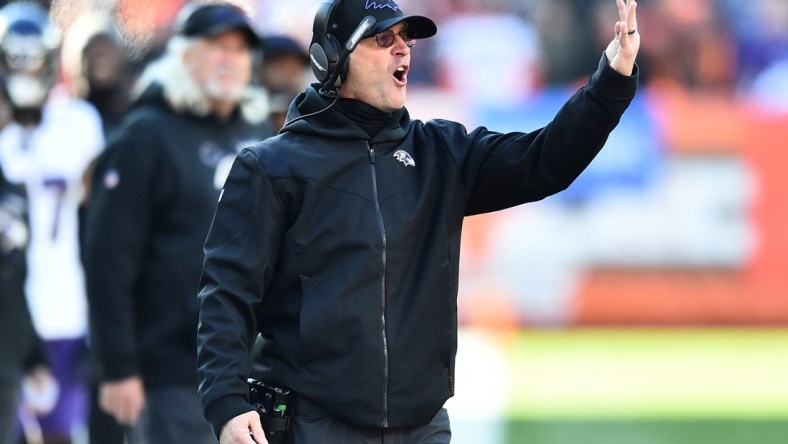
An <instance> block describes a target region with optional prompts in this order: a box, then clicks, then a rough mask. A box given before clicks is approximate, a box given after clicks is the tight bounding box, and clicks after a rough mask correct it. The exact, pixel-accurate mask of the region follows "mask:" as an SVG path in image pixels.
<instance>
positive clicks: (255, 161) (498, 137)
mask: <svg viewBox="0 0 788 444" xmlns="http://www.w3.org/2000/svg"><path fill="white" fill-rule="evenodd" d="M616 6H617V9H618V20H617V21H616V22H615V25H614V27H612V28H613V29H612V30H614V36H613V39H612V40H611V41H610V43H609V44H608V46H607V48H606V49H605V50H604V51H603V53H602V57H601V60H600V62H599V65H598V68H597V70H596V71H595V72H594V73H593V74H592V75H591V78H590V79H589V80H588V82H587V83H586V85H585V86H584V87H583V88H580V89H579V90H578V91H577V92H576V93H575V94H574V95H573V96H572V97H571V98H570V99H569V100H568V101H567V102H566V103H565V105H564V106H563V107H562V108H561V110H559V111H558V113H557V114H556V115H555V117H554V118H553V120H552V121H551V122H550V123H548V124H547V126H545V127H544V128H541V129H536V130H534V131H531V132H512V133H507V134H503V133H498V132H494V131H491V130H488V129H487V128H483V127H480V128H477V129H475V130H473V131H470V132H468V131H467V130H466V128H465V127H464V126H463V125H461V124H460V123H457V122H452V121H447V120H430V121H427V122H422V121H419V120H411V119H410V117H409V114H408V111H407V109H406V108H405V97H406V91H407V86H408V73H409V71H410V69H411V51H416V50H417V48H418V47H416V49H414V46H415V45H416V43H417V40H418V39H423V38H428V37H432V36H433V35H435V34H436V32H437V28H436V25H435V23H434V22H433V21H432V20H430V19H429V18H426V17H424V16H406V15H405V14H404V13H403V12H402V10H401V8H400V7H399V6H398V5H397V4H396V3H395V2H394V1H392V0H385V1H376V2H372V1H364V0H335V1H332V2H326V3H323V4H322V5H321V6H320V7H319V9H318V11H317V14H316V15H315V20H314V27H313V38H312V41H313V43H312V46H311V48H310V59H311V60H312V67H313V72H314V73H315V75H316V77H317V78H318V80H319V81H320V82H319V83H318V84H315V85H312V86H309V87H307V88H306V90H305V91H304V92H303V93H302V94H300V95H299V96H298V97H297V98H296V99H295V100H294V101H293V104H292V105H291V107H290V113H289V114H288V122H287V123H286V124H285V126H284V127H283V128H282V130H281V131H280V132H279V134H278V135H277V136H274V137H271V138H269V139H267V140H265V141H263V142H261V143H260V144H258V145H256V146H255V147H252V148H249V149H245V150H244V151H242V152H241V153H240V154H239V155H238V157H237V159H236V161H235V163H234V165H233V168H232V170H231V172H230V175H229V177H228V179H227V183H226V185H225V187H224V190H223V192H222V195H221V196H222V197H221V199H220V200H219V203H218V206H217V208H216V214H215V217H214V220H213V224H212V225H211V229H210V231H209V234H208V237H207V239H206V242H205V247H204V251H205V263H204V266H203V274H202V280H201V283H200V292H199V303H200V312H199V315H200V322H199V330H198V336H197V337H198V352H197V353H198V373H199V381H200V386H199V387H200V396H201V399H202V402H203V409H204V411H205V415H206V417H207V418H208V420H209V421H210V423H211V425H212V427H213V430H214V433H215V434H216V435H217V437H219V438H220V442H221V443H222V444H231V443H232V444H236V443H238V444H252V443H258V444H260V443H265V442H267V441H266V436H265V432H264V430H263V427H262V426H261V418H260V415H259V414H258V412H257V411H255V409H254V407H253V406H252V405H251V404H250V402H249V398H248V393H249V387H248V386H247V378H249V377H250V376H254V377H255V378H256V379H259V380H261V381H263V382H265V383H268V384H269V385H274V386H277V387H284V388H287V389H289V390H290V391H291V393H294V396H295V397H296V401H295V412H294V413H292V414H291V418H292V423H291V430H290V434H291V438H292V442H293V443H294V444H306V443H318V442H319V443H321V444H332V443H348V442H352V443H369V444H372V443H381V442H407V443H448V442H449V441H450V439H451V429H450V426H449V416H448V412H447V411H446V409H445V408H444V407H443V406H444V403H445V402H446V400H447V399H449V398H450V397H451V396H453V394H454V365H455V356H456V352H457V289H458V274H459V260H460V258H459V254H460V253H459V251H460V239H461V232H462V225H463V220H464V218H465V216H470V215H474V214H480V213H487V212H492V211H497V210H502V209H505V208H509V207H513V206H516V205H520V204H523V203H527V202H532V201H537V200H540V199H543V198H545V197H547V196H550V195H552V194H555V193H558V192H560V191H562V190H564V189H566V188H567V187H568V186H569V185H570V184H571V183H572V181H573V180H574V179H575V178H577V177H578V175H580V173H581V172H582V171H583V170H584V169H585V168H586V167H587V166H588V165H589V163H590V162H591V161H592V159H593V158H594V156H595V155H596V154H597V153H598V152H599V151H600V150H601V149H602V147H603V145H604V144H605V141H606V140H607V138H608V136H609V134H610V132H611V131H613V129H614V128H615V127H616V125H617V124H618V122H619V119H620V118H621V116H622V115H623V113H624V111H625V110H626V109H627V107H628V106H629V104H630V103H631V101H632V99H633V97H634V95H635V92H636V90H637V81H638V70H637V67H636V65H635V57H636V55H637V53H638V50H639V48H640V34H639V33H638V29H637V20H636V14H635V11H636V3H635V2H634V1H632V0H627V1H626V2H625V1H624V0H617V1H616ZM478 32H480V30H478V29H473V28H471V27H469V28H468V29H467V34H468V38H477V35H476V34H478ZM455 46H456V50H457V51H462V50H463V42H462V41H457V42H456V45H455ZM525 271H527V270H525ZM255 337H256V338H257V340H258V342H259V343H261V345H260V347H259V348H257V347H256V348H255V349H256V350H258V351H257V353H258V354H257V356H254V357H252V356H250V353H249V350H250V349H251V348H252V342H253V341H254V339H255ZM252 362H254V363H255V369H256V373H255V374H251V370H250V368H251V365H252ZM289 409H290V407H288V406H286V407H285V408H284V412H285V414H287V412H288V411H289ZM273 410H274V413H272V415H274V416H275V415H277V412H281V411H282V410H283V409H282V408H277V407H276V406H274V407H273ZM279 426H280V425H279V424H277V427H279ZM281 426H282V427H281V428H282V429H284V428H286V425H281ZM250 435H252V436H250Z"/></svg>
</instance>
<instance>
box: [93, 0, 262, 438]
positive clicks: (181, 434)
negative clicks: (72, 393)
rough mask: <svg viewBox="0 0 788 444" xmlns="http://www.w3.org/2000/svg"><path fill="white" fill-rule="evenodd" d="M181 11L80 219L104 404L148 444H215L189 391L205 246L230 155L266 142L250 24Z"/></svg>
mask: <svg viewBox="0 0 788 444" xmlns="http://www.w3.org/2000/svg"><path fill="white" fill-rule="evenodd" d="M188 8H190V9H187V10H185V11H184V12H183V13H182V16H181V17H180V18H179V20H178V21H177V22H176V34H175V35H174V36H173V37H172V39H171V40H170V41H169V42H168V47H167V52H166V54H165V55H164V56H163V57H162V58H161V59H159V60H158V61H157V62H155V63H154V64H153V65H151V66H150V67H148V68H147V70H146V71H145V72H144V73H143V74H142V76H141V78H140V80H138V82H137V85H136V87H137V91H138V93H139V94H140V95H139V97H138V98H137V99H136V101H135V103H134V104H133V107H132V109H131V111H130V113H129V114H128V115H127V116H126V117H125V119H124V120H123V122H122V123H121V126H120V128H118V129H117V130H116V132H115V133H113V136H112V137H111V138H110V140H109V141H108V144H107V148H106V150H105V153H104V155H102V156H101V157H100V158H99V160H98V161H97V164H96V173H95V174H94V176H93V181H92V196H91V201H90V206H89V208H88V210H87V221H86V252H85V262H86V267H85V268H86V274H87V284H88V298H89V302H90V304H89V308H90V320H91V333H92V336H91V341H92V342H91V345H92V347H93V348H94V351H95V355H96V357H97V360H98V361H99V366H100V369H99V370H100V375H99V377H100V378H101V379H100V380H101V381H102V382H101V384H100V389H99V403H100V405H101V406H102V408H103V409H104V410H106V411H107V412H109V413H110V414H112V415H113V416H114V417H115V419H116V420H117V421H118V422H119V423H121V424H126V425H133V426H135V427H134V428H133V434H134V435H135V436H136V435H137V434H139V435H142V436H144V440H145V441H144V442H147V443H150V444H156V443H175V442H189V443H209V442H214V443H215V442H216V438H215V437H214V436H213V434H212V433H211V430H210V427H209V426H208V423H207V422H206V421H205V418H204V417H203V414H202V411H201V409H200V403H199V399H198V397H197V374H196V348H195V336H196V331H197V309H198V307H197V300H196V298H195V289H196V287H197V283H198V282H199V278H200V272H201V269H202V245H203V243H204V241H205V235H206V233H207V232H208V227H209V226H210V222H211V218H212V216H213V212H214V209H215V207H216V200H217V198H218V196H219V190H220V189H221V188H222V186H223V184H224V179H225V177H226V175H227V171H228V170H229V166H230V165H231V164H232V161H233V159H234V158H235V156H236V155H237V153H238V151H240V150H241V149H242V148H244V147H247V146H251V145H254V144H255V143H257V142H258V141H260V140H262V139H263V138H265V137H268V136H269V135H270V134H271V133H270V130H269V127H268V126H267V125H266V124H265V123H264V122H265V119H266V118H267V114H266V113H265V112H264V111H265V106H264V102H263V106H260V101H259V98H260V97H261V96H260V94H261V92H260V91H259V90H254V89H252V88H251V87H250V79H251V76H252V61H253V50H254V49H255V48H256V47H258V45H259V38H258V36H257V35H256V34H255V31H254V29H253V27H252V24H251V22H250V20H249V19H248V17H247V16H246V15H245V14H244V12H243V11H242V10H241V9H239V8H238V7H236V6H231V5H229V4H214V5H210V6H201V7H197V8H196V9H194V8H193V7H188ZM135 442H136V441H135Z"/></svg>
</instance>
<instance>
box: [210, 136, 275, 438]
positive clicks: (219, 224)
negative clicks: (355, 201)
mask: <svg viewBox="0 0 788 444" xmlns="http://www.w3.org/2000/svg"><path fill="white" fill-rule="evenodd" d="M284 214H285V213H284V211H283V205H282V202H281V200H280V199H279V196H278V194H277V193H276V190H275V189H274V187H273V185H272V182H271V179H270V178H269V176H268V174H267V173H266V171H265V170H264V168H263V166H262V164H261V162H260V161H259V160H258V158H257V156H256V155H255V153H254V151H252V150H250V149H245V150H243V151H242V152H241V153H240V154H239V155H238V157H237V158H236V160H235V163H234V164H233V167H232V169H231V171H230V175H229V176H228V178H227V182H226V183H225V186H224V190H223V191H222V194H221V197H220V198H219V203H218V205H217V208H216V214H215V216H214V220H213V223H212V225H211V229H210V230H209V232H208V237H207V239H206V242H205V263H204V267H203V275H202V278H201V281H200V292H199V305H200V315H199V316H200V317H199V325H198V330H197V373H198V378H199V381H200V386H199V392H200V397H201V400H202V404H203V409H204V411H205V416H206V418H207V419H208V421H209V422H210V423H211V426H212V427H213V430H214V433H215V434H216V435H217V436H218V435H219V432H220V430H221V427H222V426H223V425H224V424H225V423H226V422H227V421H228V420H230V419H232V418H234V417H235V416H237V415H240V414H242V413H244V412H247V411H251V410H252V407H251V405H250V404H249V403H248V401H247V399H246V394H247V385H246V380H247V378H248V377H249V375H250V372H251V362H250V361H251V352H250V350H251V347H252V345H253V343H254V338H255V334H256V318H255V313H256V311H257V309H258V308H259V305H260V303H261V302H262V298H263V293H264V291H265V289H266V287H267V286H268V283H269V282H270V280H271V276H272V275H273V272H274V267H275V265H276V257H277V256H278V254H279V248H280V245H281V242H282V238H283V236H284V231H285V225H286V222H285V219H286V218H285V216H284Z"/></svg>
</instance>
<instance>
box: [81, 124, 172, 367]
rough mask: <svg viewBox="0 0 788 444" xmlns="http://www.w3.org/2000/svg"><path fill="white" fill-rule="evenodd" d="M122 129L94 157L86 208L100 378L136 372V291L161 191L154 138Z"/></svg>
mask: <svg viewBox="0 0 788 444" xmlns="http://www.w3.org/2000/svg"><path fill="white" fill-rule="evenodd" d="M123 131H124V132H123V133H121V134H120V135H119V137H116V138H114V139H113V140H112V141H111V142H110V144H109V145H108V146H107V148H106V151H105V152H104V153H102V156H101V157H100V158H99V160H98V164H99V166H98V167H97V170H96V171H95V172H94V175H93V177H92V179H91V182H92V187H91V189H92V191H91V199H90V202H89V204H88V208H87V210H86V225H85V229H86V231H85V252H84V260H85V276H86V286H87V295H88V301H89V304H88V308H89V314H90V325H91V347H92V348H93V350H94V353H95V354H96V357H97V359H98V362H99V364H100V368H101V378H102V380H117V379H123V378H127V377H130V376H134V375H139V368H138V359H137V343H136V334H135V313H136V310H135V302H134V291H135V285H136V283H137V282H138V279H139V276H140V273H141V270H142V269H143V266H144V261H145V254H146V245H147V240H148V237H149V227H150V226H151V223H152V219H153V213H154V212H155V209H154V205H155V201H156V193H157V192H161V187H160V186H159V184H158V183H157V181H158V180H159V179H160V176H161V173H160V172H159V171H160V170H159V168H160V167H161V166H160V161H159V158H158V157H159V156H157V153H158V151H159V147H160V143H158V142H157V138H156V136H155V135H154V134H152V133H151V132H150V130H144V129H143V128H135V127H131V128H125V129H124V130H123Z"/></svg>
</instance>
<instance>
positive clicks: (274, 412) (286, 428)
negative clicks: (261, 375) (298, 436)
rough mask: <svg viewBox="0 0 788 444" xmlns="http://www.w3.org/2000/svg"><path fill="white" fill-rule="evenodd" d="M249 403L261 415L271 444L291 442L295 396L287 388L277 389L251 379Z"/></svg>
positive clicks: (248, 381)
mask: <svg viewBox="0 0 788 444" xmlns="http://www.w3.org/2000/svg"><path fill="white" fill-rule="evenodd" d="M246 382H247V385H248V386H249V403H250V404H252V407H254V409H255V410H256V411H257V413H258V414H259V415H260V422H261V423H262V425H263V430H264V431H265V437H266V439H267V440H268V442H269V444H287V443H290V442H291V433H290V431H291V428H292V425H293V410H294V409H295V394H294V393H293V392H292V391H291V390H290V389H287V388H283V387H276V386H273V385H270V384H266V383H265V382H262V381H258V380H256V379H253V378H249V379H248V380H247V381H246Z"/></svg>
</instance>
